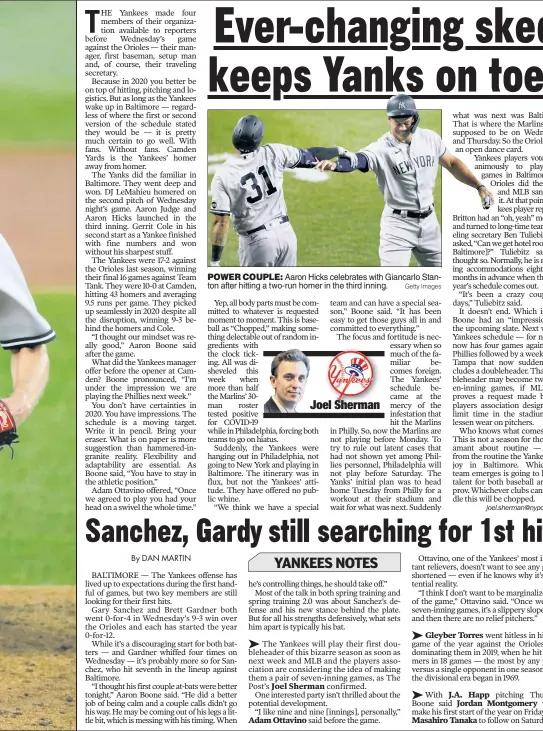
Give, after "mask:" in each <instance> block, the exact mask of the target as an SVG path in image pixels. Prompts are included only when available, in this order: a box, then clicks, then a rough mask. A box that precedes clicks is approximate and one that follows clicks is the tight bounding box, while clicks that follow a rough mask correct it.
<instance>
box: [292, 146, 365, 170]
mask: <svg viewBox="0 0 543 731" xmlns="http://www.w3.org/2000/svg"><path fill="white" fill-rule="evenodd" d="M299 153H300V158H299V160H298V162H297V163H296V165H295V166H294V167H297V168H312V167H315V166H316V164H317V163H318V162H319V161H320V160H328V159H329V158H332V157H339V156H342V157H346V158H347V159H348V160H349V161H350V162H351V165H353V166H354V169H356V164H357V159H356V155H355V154H354V152H349V150H346V149H345V148H344V147H341V145H335V146H334V147H308V148H302V149H300V150H299Z"/></svg>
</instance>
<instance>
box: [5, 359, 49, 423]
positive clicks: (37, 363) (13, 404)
mask: <svg viewBox="0 0 543 731" xmlns="http://www.w3.org/2000/svg"><path fill="white" fill-rule="evenodd" d="M11 378H12V381H13V392H12V394H11V396H8V398H5V399H3V401H4V402H5V403H6V404H7V406H8V408H9V410H10V411H11V413H12V415H13V418H14V419H15V423H16V424H17V426H19V424H22V422H23V421H24V420H25V419H28V417H29V416H30V414H31V413H32V411H33V410H34V408H35V407H36V406H37V404H38V401H39V400H40V398H41V395H42V394H43V392H44V390H45V386H46V385H47V381H48V379H49V356H48V355H47V346H46V345H38V346H37V347H35V348H21V349H20V350H14V351H12V354H11Z"/></svg>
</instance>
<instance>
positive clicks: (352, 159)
mask: <svg viewBox="0 0 543 731" xmlns="http://www.w3.org/2000/svg"><path fill="white" fill-rule="evenodd" d="M337 152H338V155H339V157H346V158H347V160H348V161H349V165H350V166H351V167H352V169H353V170H355V169H356V168H357V167H358V158H357V156H356V155H355V153H354V152H349V150H346V149H345V148H344V147H340V146H339V145H337Z"/></svg>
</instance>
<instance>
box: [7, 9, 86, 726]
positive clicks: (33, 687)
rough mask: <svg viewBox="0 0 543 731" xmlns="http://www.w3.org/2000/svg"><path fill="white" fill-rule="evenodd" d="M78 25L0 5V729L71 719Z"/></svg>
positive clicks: (57, 14) (60, 15)
mask: <svg viewBox="0 0 543 731" xmlns="http://www.w3.org/2000/svg"><path fill="white" fill-rule="evenodd" d="M75 21H76V4H75V2H55V1H53V2H2V3H0V40H1V42H0V120H1V121H0V346H1V347H0V352H1V353H2V355H1V364H0V463H1V466H0V521H1V526H2V528H1V531H0V729H25V730H26V729H31V728H32V729H36V728H42V727H46V726H50V727H51V728H63V729H68V728H70V729H75V728H76V589H75V584H76V551H75V548H76V433H75V424H76V292H75V285H76V248H75V239H76V215H75V214H76V192H75V186H76V26H75ZM81 332H83V330H81Z"/></svg>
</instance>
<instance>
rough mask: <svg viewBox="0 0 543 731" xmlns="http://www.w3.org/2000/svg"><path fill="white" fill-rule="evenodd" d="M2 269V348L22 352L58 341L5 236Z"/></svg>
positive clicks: (0, 240)
mask: <svg viewBox="0 0 543 731" xmlns="http://www.w3.org/2000/svg"><path fill="white" fill-rule="evenodd" d="M0 267H1V269H0V345H1V346H2V347H3V348H4V349H5V350H18V349H19V348H31V347H35V346H37V345H44V344H45V343H49V342H50V341H51V340H54V339H55V337H56V334H55V332H54V330H53V329H52V328H51V326H50V325H49V323H48V322H47V320H45V318H43V317H42V316H41V315H40V313H39V312H38V310H37V308H36V304H35V303H34V300H33V299H32V295H31V294H30V291H29V289H28V286H27V284H26V281H25V278H24V276H23V273H22V271H21V268H20V267H19V264H18V263H17V260H16V259H15V255H14V254H13V252H12V251H11V249H10V248H9V246H8V244H7V242H6V240H5V239H4V238H3V237H2V236H0Z"/></svg>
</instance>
